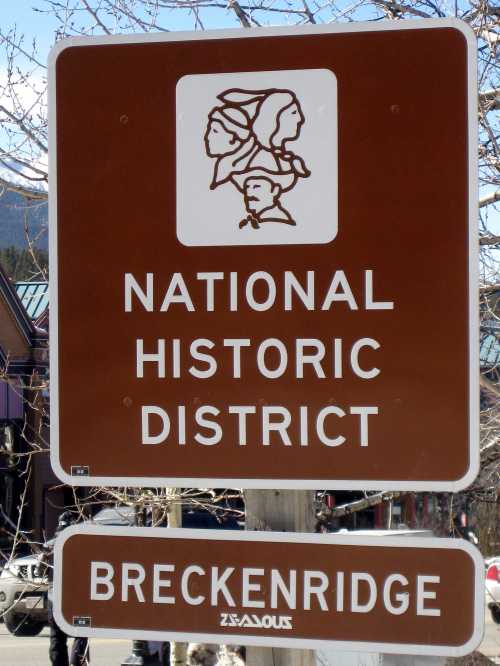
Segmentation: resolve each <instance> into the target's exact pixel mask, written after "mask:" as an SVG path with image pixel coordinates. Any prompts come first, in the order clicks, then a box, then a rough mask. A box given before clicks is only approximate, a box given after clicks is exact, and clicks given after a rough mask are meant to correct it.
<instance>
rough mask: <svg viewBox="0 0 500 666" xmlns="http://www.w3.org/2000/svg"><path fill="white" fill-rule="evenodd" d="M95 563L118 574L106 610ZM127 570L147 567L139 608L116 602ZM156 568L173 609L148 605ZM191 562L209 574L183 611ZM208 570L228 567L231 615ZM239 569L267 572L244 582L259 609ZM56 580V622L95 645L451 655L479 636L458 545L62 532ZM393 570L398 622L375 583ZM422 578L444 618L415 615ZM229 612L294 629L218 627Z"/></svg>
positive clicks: (133, 600) (471, 585) (473, 561)
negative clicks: (372, 596) (354, 601)
mask: <svg viewBox="0 0 500 666" xmlns="http://www.w3.org/2000/svg"><path fill="white" fill-rule="evenodd" d="M91 561H98V562H108V563H110V564H111V565H112V566H113V567H114V569H115V576H114V578H113V579H112V581H113V583H114V585H115V591H114V595H113V596H112V598H111V599H109V600H107V601H104V600H93V601H92V600H90V590H91V581H90V562H91ZM123 562H127V563H134V564H140V565H141V566H143V567H144V569H145V571H146V578H145V580H144V582H143V584H142V590H143V594H144V597H145V600H144V602H141V601H139V600H138V599H137V597H136V595H135V593H134V590H133V589H131V590H130V594H129V598H128V601H122V600H121V576H120V568H121V564H122V563H123ZM153 564H171V565H174V567H175V570H174V571H173V572H172V573H162V574H161V577H162V579H163V581H164V582H165V580H170V587H162V588H161V590H160V593H161V595H169V596H172V597H174V600H175V603H162V604H160V603H153V602H152V596H153V583H152V567H153ZM193 564H195V565H197V566H198V567H201V568H202V569H203V570H204V571H205V572H206V575H192V576H191V577H190V578H189V580H188V589H189V594H190V595H191V596H192V597H197V596H198V595H201V596H204V597H205V601H203V602H202V603H201V604H198V605H191V604H189V603H187V601H186V600H185V599H184V598H183V596H182V593H181V582H180V581H181V577H182V572H183V571H184V570H185V568H186V567H187V566H190V565H193ZM213 566H217V567H218V572H219V574H222V572H223V571H224V570H225V569H226V567H234V573H232V574H231V575H230V576H229V578H228V579H227V588H228V590H229V592H230V594H231V595H232V596H233V597H234V600H235V603H236V605H235V606H233V607H231V606H229V605H228V603H226V602H225V600H224V597H223V595H222V594H219V596H218V599H217V603H216V605H211V591H210V576H211V567H213ZM244 567H250V568H257V569H258V568H260V569H263V570H264V575H262V576H255V575H254V576H253V577H252V578H251V583H252V584H257V586H259V585H260V586H261V589H260V590H257V591H255V589H254V591H252V592H251V593H250V599H251V600H253V601H255V600H260V601H262V600H263V601H264V604H265V605H264V607H262V608H250V607H248V606H247V607H245V606H243V605H242V604H243V601H242V569H243V568H244ZM273 568H274V569H278V570H279V572H280V574H281V576H282V577H283V579H284V580H285V581H288V576H289V571H290V570H291V569H294V570H296V572H297V604H296V605H297V608H296V609H294V610H291V609H290V607H289V605H287V603H285V601H284V598H283V596H282V595H281V594H278V604H277V608H275V609H273V608H271V607H270V582H269V581H270V576H269V572H270V570H271V569H273ZM306 570H309V571H321V572H324V573H325V574H326V576H327V577H328V579H329V581H330V585H329V587H328V589H327V590H326V591H325V593H324V595H325V596H324V599H325V603H326V605H327V607H328V608H327V609H325V610H321V608H320V604H319V602H318V599H317V598H315V597H312V598H311V604H310V606H311V608H310V610H307V609H305V608H304V606H303V604H302V596H303V589H304V588H303V585H302V580H303V572H304V571H306ZM339 571H342V572H344V577H345V578H344V581H345V582H344V592H345V594H344V608H343V611H342V612H338V611H337V610H336V587H337V585H336V574H337V572H339ZM55 572H56V576H55V582H54V595H55V609H56V617H57V621H58V623H59V624H60V626H62V627H63V629H64V628H65V627H66V631H67V633H69V634H70V635H72V634H79V635H90V636H99V635H100V632H102V633H103V635H104V634H105V635H106V636H107V637H109V636H121V635H126V636H127V637H128V638H149V639H152V640H153V639H154V640H159V639H161V638H163V639H169V638H170V639H174V640H191V641H197V640H201V641H203V640H205V641H206V640H208V641H209V642H229V643H238V642H241V643H244V644H248V645H251V644H262V645H277V646H280V645H281V646H283V645H285V644H288V646H289V647H318V646H319V645H320V642H321V641H340V642H343V643H346V645H344V646H343V647H344V649H362V650H368V651H370V650H371V651H373V650H380V651H392V652H412V651H413V652H414V653H416V654H418V653H422V654H424V653H427V654H448V655H457V656H458V655H459V654H466V653H468V652H470V651H472V650H473V649H474V647H475V646H476V645H477V644H478V643H479V642H480V640H481V636H482V622H483V616H484V608H483V594H484V592H483V589H484V584H483V580H482V576H483V573H482V562H481V559H480V556H479V555H478V553H477V551H475V549H473V548H472V547H471V546H470V545H469V544H467V543H465V542H463V541H461V540H451V539H434V538H409V537H406V538H405V537H391V538H384V537H364V538H362V537H357V538H356V537H351V536H347V535H346V536H345V537H344V536H332V535H306V534H300V535H293V534H285V533H278V534H276V533H273V534H271V533H264V532H248V533H238V532H219V534H217V532H214V531H213V530H211V531H207V530H169V529H166V528H155V529H151V528H111V529H106V530H105V529H101V528H100V527H91V528H82V527H77V528H72V529H71V530H67V531H65V532H64V534H63V535H62V536H61V538H59V539H58V542H57V547H56V560H55ZM353 572H366V573H369V574H370V575H371V576H372V577H373V578H374V580H375V581H376V585H377V590H378V594H377V601H376V604H375V606H374V608H373V610H371V611H369V612H366V613H362V612H352V611H351V596H350V595H351V592H350V576H351V574H352V573H353ZM394 573H398V574H401V575H403V576H405V577H406V578H407V579H408V581H409V584H408V586H406V587H404V588H403V587H401V586H400V585H398V584H396V585H395V586H394V587H393V589H392V592H391V595H390V596H391V600H392V603H394V604H396V605H397V604H398V602H397V600H396V598H395V595H396V593H400V592H402V591H403V592H408V594H409V607H408V610H407V611H406V612H404V613H403V614H400V615H396V614H392V613H390V612H389V611H388V610H387V608H386V607H385V606H384V601H383V594H382V586H383V584H384V582H385V581H386V579H387V577H388V576H389V575H391V574H394ZM417 575H426V576H427V575H428V576H439V577H440V581H439V583H432V584H427V585H426V587H425V590H426V592H435V593H436V598H435V599H431V598H428V599H426V600H425V601H424V606H425V609H426V610H428V609H439V610H440V612H441V613H440V616H435V615H434V616H430V615H426V616H424V615H421V614H417V608H416V576H417ZM134 576H135V574H134ZM316 583H317V581H316ZM363 585H364V584H361V586H360V590H361V591H362V593H361V596H360V602H361V603H366V602H367V599H368V591H367V587H366V586H364V587H363ZM97 589H98V591H99V592H101V593H102V592H104V591H105V590H106V588H105V587H103V586H100V587H98V588H97ZM457 609H460V612H457ZM230 613H231V614H235V615H236V616H237V618H238V620H239V621H242V619H243V618H244V616H245V615H249V616H252V615H255V616H257V618H262V617H264V616H265V615H271V616H275V617H276V618H277V619H276V622H277V624H279V617H280V616H287V617H288V618H289V623H290V624H291V627H290V628H289V629H288V628H286V629H280V630H277V629H274V628H273V629H264V628H257V629H256V628H255V627H253V628H252V627H250V628H248V627H244V626H243V627H242V626H240V627H237V628H234V627H232V628H231V627H227V626H221V622H222V621H223V620H222V614H230ZM73 618H75V620H74V619H73ZM77 618H89V619H88V620H86V623H87V625H88V626H86V627H85V628H79V627H78V623H79V622H80V621H81V620H79V619H77ZM224 621H227V620H224ZM120 632H123V633H120ZM294 641H295V642H294ZM308 641H309V643H308ZM313 643H314V644H313ZM347 643H348V644H349V645H347ZM351 644H352V645H351ZM410 646H412V647H410ZM340 647H341V646H339V648H340Z"/></svg>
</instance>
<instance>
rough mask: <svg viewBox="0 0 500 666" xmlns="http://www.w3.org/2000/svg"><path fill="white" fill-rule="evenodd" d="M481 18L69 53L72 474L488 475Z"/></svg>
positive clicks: (67, 306)
mask: <svg viewBox="0 0 500 666" xmlns="http://www.w3.org/2000/svg"><path fill="white" fill-rule="evenodd" d="M471 34H472V33H470V34H469V32H468V29H467V28H465V27H462V25H461V24H460V23H459V22H455V21H436V22H433V21H431V22H428V21H416V22H412V21H404V22H403V21H401V22H397V23H392V22H391V23H387V24H360V25H359V26H337V27H334V26H328V27H326V26H322V27H318V28H307V29H298V28H293V29H292V28H290V29H272V30H255V31H250V30H245V31H243V30H241V31H228V32H225V31H222V32H213V33H202V34H200V33H187V34H186V33H179V34H175V33H169V34H168V35H165V36H163V35H154V36H150V35H148V36H144V37H137V36H134V37H127V36H121V37H116V38H113V37H110V38H107V37H104V38H98V39H82V40H71V42H69V43H65V42H62V44H61V45H58V46H57V47H56V50H55V51H54V52H53V54H52V56H51V65H50V72H51V77H50V94H51V107H50V108H51V110H52V115H51V119H50V123H51V142H52V145H51V156H52V159H53V171H52V177H51V225H50V226H51V253H52V254H51V271H52V273H51V285H52V286H51V289H52V292H51V294H52V295H51V298H52V303H51V336H52V337H53V340H54V342H53V344H52V346H51V353H52V359H51V363H52V367H51V381H52V384H51V410H52V411H51V426H52V431H51V452H52V464H53V467H54V470H55V471H56V473H57V474H58V476H59V477H60V478H61V479H62V480H64V481H65V482H68V483H73V484H74V483H79V484H82V485H96V484H103V485H105V484H107V485H129V486H130V485H138V486H148V485H155V484H158V485H177V486H199V485H208V486H217V485H219V486H221V485H223V486H226V485H234V486H237V487H254V488H273V487H285V488H286V487H295V488H298V487H303V488H315V487H316V488H318V487H335V488H373V489H377V488H384V489H412V490H424V489H432V490H456V489H459V488H463V487H464V486H467V485H468V484H469V483H470V482H471V481H472V480H473V478H474V477H475V475H476V472H477V466H478V442H477V432H478V414H477V404H476V403H477V381H478V368H477V358H476V348H477V331H476V328H477V302H476V258H475V242H471V238H472V237H473V236H472V234H473V233H474V230H475V228H476V224H475V221H474V215H473V212H472V211H473V209H474V204H473V203H471V202H473V199H474V197H475V194H476V188H475V180H474V179H475V162H474V159H475V158H474V150H475V122H476V121H475V116H476V108H475V87H474V86H475V84H474V76H475V64H474V63H475V60H474V57H475V56H474V49H475V45H474V40H473V39H472V37H471ZM470 350H473V351H470Z"/></svg>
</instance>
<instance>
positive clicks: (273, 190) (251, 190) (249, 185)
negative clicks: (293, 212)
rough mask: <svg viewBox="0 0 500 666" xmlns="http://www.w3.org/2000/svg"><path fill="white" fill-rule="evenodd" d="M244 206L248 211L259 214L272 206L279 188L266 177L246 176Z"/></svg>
mask: <svg viewBox="0 0 500 666" xmlns="http://www.w3.org/2000/svg"><path fill="white" fill-rule="evenodd" d="M244 188H245V193H244V197H245V206H246V209H247V210H248V212H249V213H254V214H257V215H258V214H259V213H260V212H261V211H263V210H265V209H266V208H272V206H274V204H275V202H276V199H277V197H278V196H279V192H280V188H279V186H278V185H275V184H274V183H272V182H271V181H270V180H268V179H267V178H247V180H246V181H245V185H244Z"/></svg>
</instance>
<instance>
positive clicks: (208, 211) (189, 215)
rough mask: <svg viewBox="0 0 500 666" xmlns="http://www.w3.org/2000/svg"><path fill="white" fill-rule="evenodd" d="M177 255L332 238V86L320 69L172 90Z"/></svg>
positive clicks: (190, 81) (205, 81)
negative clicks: (183, 249) (182, 248)
mask: <svg viewBox="0 0 500 666" xmlns="http://www.w3.org/2000/svg"><path fill="white" fill-rule="evenodd" d="M176 118H177V128H176V132H177V139H176V141H177V146H176V149H177V237H178V239H179V240H180V241H181V243H183V244H184V245H188V246H209V245H215V246H217V245H287V244H309V243H329V242H331V241H332V240H333V239H334V238H335V236H336V235H337V228H338V225H337V199H338V186H337V181H338V178H337V79H336V77H335V75H334V73H333V72H332V71H330V70H328V69H304V70H283V71H270V72H235V73H230V74H200V75H189V76H184V77H183V78H181V79H180V80H179V82H178V84H177V95H176Z"/></svg>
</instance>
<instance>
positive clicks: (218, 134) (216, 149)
mask: <svg viewBox="0 0 500 666" xmlns="http://www.w3.org/2000/svg"><path fill="white" fill-rule="evenodd" d="M204 140H205V147H206V151H207V155H208V156H209V157H219V156H220V155H227V154H228V153H232V152H233V150H234V149H235V147H236V145H237V143H240V141H239V139H238V138H237V137H236V136H235V135H234V134H232V133H231V132H228V131H227V130H226V128H225V127H224V125H223V124H222V123H221V122H219V121H218V120H210V122H209V123H208V125H207V130H206V132H205V137H204Z"/></svg>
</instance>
